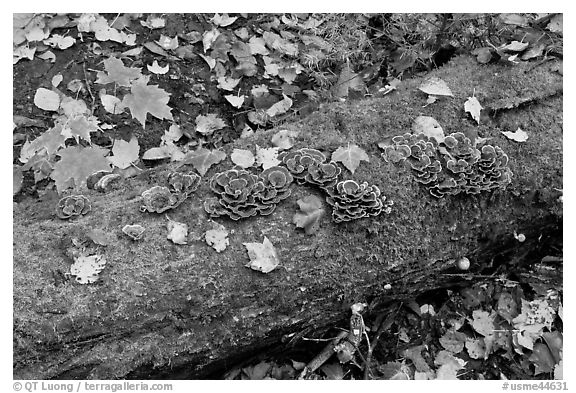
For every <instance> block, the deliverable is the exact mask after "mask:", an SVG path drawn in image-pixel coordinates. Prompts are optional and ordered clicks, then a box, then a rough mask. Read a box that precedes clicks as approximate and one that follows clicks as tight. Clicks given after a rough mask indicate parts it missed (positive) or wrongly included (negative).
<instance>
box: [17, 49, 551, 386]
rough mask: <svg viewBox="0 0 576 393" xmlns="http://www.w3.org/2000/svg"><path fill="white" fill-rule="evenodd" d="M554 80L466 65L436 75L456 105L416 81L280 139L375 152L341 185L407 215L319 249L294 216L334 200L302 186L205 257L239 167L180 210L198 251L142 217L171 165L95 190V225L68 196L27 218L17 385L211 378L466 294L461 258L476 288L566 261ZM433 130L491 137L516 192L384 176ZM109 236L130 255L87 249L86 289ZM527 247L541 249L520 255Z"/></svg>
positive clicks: (360, 228) (25, 206)
mask: <svg viewBox="0 0 576 393" xmlns="http://www.w3.org/2000/svg"><path fill="white" fill-rule="evenodd" d="M553 67H554V64H553V63H551V62H548V63H544V64H541V65H540V66H538V67H535V68H534V67H532V68H530V67H529V66H526V65H522V64H521V65H516V66H513V67H512V66H511V67H507V66H502V65H491V66H488V67H485V66H481V65H478V64H476V62H475V60H474V59H470V58H464V57H461V58H457V59H455V60H454V61H452V62H451V63H450V64H449V65H447V66H445V67H443V68H442V69H440V70H437V71H434V72H433V73H432V75H433V76H437V77H439V78H442V79H443V80H444V81H445V82H446V83H447V84H448V85H449V86H450V88H451V89H452V92H453V94H454V97H447V98H441V99H440V100H439V101H438V102H436V103H434V104H432V105H429V106H426V107H423V106H424V105H425V101H426V95H425V94H423V93H422V92H420V91H418V89H417V87H418V85H419V84H420V83H421V80H417V79H415V80H410V81H404V82H403V83H402V85H401V86H400V88H399V89H398V91H395V92H392V93H390V94H389V95H386V96H384V97H381V98H373V99H365V100H362V101H358V102H349V103H334V104H330V105H326V106H325V107H322V108H321V109H320V110H319V112H317V113H315V114H313V115H310V116H308V117H306V118H305V119H303V120H300V121H296V122H293V123H289V124H284V125H282V127H281V128H282V129H290V130H295V131H299V132H300V135H299V137H298V138H297V142H296V145H295V147H294V148H299V147H315V148H317V149H321V150H324V151H326V152H329V153H331V152H333V151H334V150H336V149H337V148H338V147H340V146H346V145H347V144H348V143H355V144H357V145H358V146H360V147H361V148H363V149H364V150H365V151H366V152H367V153H368V155H369V157H370V161H369V162H362V163H361V164H360V166H359V168H358V169H357V171H356V172H355V173H354V174H353V175H352V174H351V173H349V172H347V170H346V169H344V170H343V173H344V174H345V175H346V176H347V177H348V178H353V179H355V180H357V181H366V182H368V183H370V184H375V185H377V186H378V187H379V188H380V190H381V191H382V193H383V194H384V195H386V197H387V198H388V199H389V200H393V201H394V206H393V210H392V212H391V213H390V214H381V215H380V216H377V217H372V218H366V219H361V220H357V221H353V222H349V223H344V224H335V223H333V222H332V221H331V220H330V216H329V214H328V215H326V216H325V217H324V218H323V219H322V221H321V227H320V230H319V231H318V232H317V233H316V234H314V235H312V236H309V235H306V234H305V233H304V232H302V231H301V229H297V228H296V227H295V225H294V224H292V218H293V215H294V214H295V213H296V211H297V210H298V209H297V207H298V206H297V204H296V201H297V200H298V199H300V198H302V197H303V196H305V195H309V194H314V195H318V196H320V197H322V194H321V193H320V192H319V191H318V190H317V189H314V188H311V187H307V186H296V185H293V186H292V188H293V191H292V195H291V196H290V197H289V198H288V199H287V200H285V201H283V202H282V203H281V204H280V205H279V206H278V208H277V209H276V211H274V213H273V214H271V215H269V216H257V217H253V218H249V219H244V220H241V221H238V222H235V221H231V220H227V219H221V218H219V219H215V221H218V222H219V223H221V224H223V225H224V226H225V227H226V228H227V230H228V231H229V232H230V235H229V240H230V245H229V246H228V248H227V249H226V250H225V251H223V252H221V253H217V252H216V251H215V250H214V249H212V248H211V247H210V246H208V245H207V244H206V243H205V242H204V239H203V234H204V233H205V231H206V230H208V229H211V222H210V219H209V217H208V216H207V215H206V213H205V212H204V210H203V207H202V201H203V200H205V199H206V198H207V197H209V196H211V191H210V189H209V187H208V180H209V178H210V177H211V176H212V175H213V174H214V173H216V172H217V171H222V170H225V169H229V168H230V167H232V165H233V164H232V163H231V162H230V161H229V159H227V160H225V161H223V162H221V163H220V164H218V165H216V166H214V167H213V168H211V169H210V171H209V172H208V174H207V175H206V176H205V178H204V179H203V180H202V182H201V186H200V188H199V189H198V190H197V191H196V193H194V194H193V195H192V197H190V198H189V199H188V200H187V201H185V202H184V203H183V204H182V205H180V206H179V207H178V208H177V209H175V210H170V211H168V212H167V213H168V216H169V217H170V219H171V220H174V221H179V222H184V223H187V224H188V226H189V228H190V234H189V238H188V239H189V241H188V244H187V245H176V244H173V243H172V242H170V241H169V240H167V239H166V234H167V229H166V224H167V222H168V220H167V219H166V217H165V215H164V214H160V215H158V214H153V213H142V212H140V211H139V210H138V207H139V206H140V204H141V198H140V194H141V193H142V191H144V190H145V189H147V188H150V187H152V186H153V185H156V184H157V181H158V179H160V178H162V177H163V176H164V175H165V173H166V172H167V171H168V170H169V169H170V168H171V167H170V166H163V167H161V168H156V169H153V170H149V171H145V172H143V173H141V174H140V175H138V176H136V177H133V178H128V179H124V180H123V181H122V182H121V183H119V185H118V187H117V189H115V190H113V191H111V192H108V193H98V192H94V191H86V192H84V195H86V196H87V197H88V198H89V199H90V200H91V201H92V204H93V208H92V212H90V213H89V214H87V215H85V216H82V217H79V218H77V219H73V220H69V221H64V220H59V219H57V218H56V217H55V216H54V207H55V205H56V202H57V200H58V199H57V198H50V197H49V196H45V197H44V198H41V199H40V200H25V201H23V202H21V203H18V204H15V206H14V227H13V231H14V260H13V270H14V277H13V283H14V359H13V360H14V378H16V379H50V378H55V379H74V378H81V379H114V378H155V379H157V378H205V377H207V376H211V375H213V373H214V372H217V371H220V370H223V369H224V368H225V367H226V366H227V365H231V364H233V363H234V362H235V361H238V360H239V359H241V358H243V357H245V356H247V354H250V353H255V352H257V351H259V350H262V349H264V348H267V347H269V346H271V345H277V344H278V343H279V342H281V341H282V338H283V337H284V338H285V339H286V338H291V339H292V341H291V342H292V343H294V342H295V341H297V337H299V335H298V333H304V334H306V333H307V332H313V331H316V330H322V329H326V328H327V327H329V326H333V325H334V324H337V323H341V322H342V321H344V320H345V319H347V318H348V317H349V306H350V305H351V304H352V303H355V302H358V301H364V302H366V301H368V302H369V303H370V304H371V305H372V306H373V307H379V306H384V305H386V304H387V303H388V302H391V301H393V300H396V299H407V298H412V297H414V296H416V295H418V294H420V293H422V292H423V291H426V290H430V289H436V288H443V287H448V286H451V285H455V284H458V283H459V282H466V280H465V278H464V277H462V276H461V275H459V274H454V273H461V272H459V271H458V270H457V269H456V268H455V267H454V260H455V259H457V258H459V257H462V256H466V257H467V258H469V259H470V261H471V268H470V270H469V272H470V273H471V274H472V275H475V274H483V273H485V272H498V269H499V268H500V266H503V265H504V264H507V265H508V266H510V265H512V266H518V268H521V267H522V265H528V264H530V263H533V262H534V261H538V260H539V259H540V258H541V257H542V256H544V255H547V254H549V253H551V252H552V251H553V250H552V247H558V239H561V233H562V202H561V200H560V198H559V196H560V195H561V190H562V77H561V76H560V75H558V74H557V73H555V72H554V71H553V70H552V69H553ZM473 94H475V97H476V98H478V100H479V101H480V102H481V103H482V105H483V106H484V108H485V109H484V110H483V113H485V114H488V115H489V116H487V117H483V118H482V120H481V122H480V125H477V124H476V122H475V121H473V120H472V119H471V118H470V117H469V115H468V114H466V113H465V112H464V109H463V108H464V102H465V101H466V99H467V98H468V97H471V96H472V95H473ZM419 115H426V116H432V117H434V118H435V119H436V120H437V121H438V122H439V123H440V124H441V125H442V127H443V128H444V131H445V133H446V134H448V133H451V132H456V131H463V132H466V133H471V132H473V133H478V134H479V135H480V136H482V137H485V138H492V139H491V140H490V141H489V142H490V143H491V144H493V145H497V146H500V147H501V148H502V149H503V150H504V151H505V152H506V154H507V155H508V156H509V158H510V163H509V166H510V168H511V170H512V172H513V174H514V175H513V180H512V183H511V184H510V185H509V186H508V188H507V189H506V190H501V191H495V192H492V193H487V194H485V193H483V194H480V195H478V196H462V195H457V196H452V197H445V198H442V199H436V198H434V197H432V196H430V194H428V193H427V192H426V190H425V189H424V188H422V187H421V186H420V185H419V184H418V183H417V182H415V181H414V180H413V177H412V174H411V173H410V172H409V171H408V170H407V169H406V168H403V167H401V166H394V165H392V164H388V163H386V162H385V161H384V160H383V159H382V158H381V157H380V152H381V151H380V150H379V148H378V146H377V144H378V142H381V141H383V140H384V139H385V138H389V137H392V136H394V135H398V134H402V133H404V132H408V131H409V130H410V127H411V124H412V122H413V120H414V119H415V118H416V117H417V116H419ZM517 127H520V128H522V129H523V130H525V131H527V132H528V134H529V139H528V140H527V141H526V142H523V143H518V142H514V141H511V140H508V139H507V138H506V137H504V136H503V135H502V134H501V132H500V131H515V130H516V128H517ZM276 131H278V129H275V130H270V131H266V132H258V133H257V134H256V135H255V136H254V137H252V138H249V139H241V140H238V141H236V142H235V143H233V144H232V145H230V146H227V147H225V149H224V150H225V151H226V152H227V153H228V154H230V153H231V152H232V149H233V148H249V149H251V150H252V151H254V144H258V145H259V146H261V147H267V146H270V142H269V141H270V138H271V136H272V135H273V134H274V133H275V132H276ZM190 169H191V168H190ZM326 209H328V207H326ZM135 223H138V224H140V225H142V226H144V227H145V228H146V232H145V235H144V239H143V240H142V241H132V240H131V239H129V238H128V237H126V236H125V235H124V234H123V233H122V232H121V228H122V227H123V226H124V225H127V224H135ZM94 229H100V230H104V231H106V232H108V233H110V234H112V235H113V236H114V237H115V240H114V241H113V242H112V243H111V244H109V245H108V246H106V247H104V246H100V247H96V246H94V245H92V246H89V248H90V250H91V251H93V252H96V253H98V254H99V255H103V256H104V257H105V258H106V260H107V265H106V267H105V268H104V270H103V271H102V272H101V273H100V279H99V281H98V282H96V283H94V284H88V285H79V284H77V283H76V282H74V280H70V279H69V278H68V275H67V273H68V272H69V271H70V265H71V263H72V258H71V254H72V253H73V250H77V249H78V247H79V246H78V244H79V242H78V241H80V242H82V241H83V240H85V239H86V236H87V234H88V232H89V231H90V230H94ZM515 232H516V233H522V234H524V236H525V237H526V241H525V242H518V240H516V238H515V237H514V233H515ZM264 236H266V237H268V239H270V241H271V242H272V243H273V244H274V246H275V248H276V250H277V252H278V255H279V257H280V260H281V264H280V266H279V267H278V268H277V269H276V270H274V271H272V272H271V273H268V274H263V273H260V272H257V271H254V270H251V269H248V268H246V267H245V266H244V265H245V263H247V262H248V256H247V253H246V249H245V247H244V246H243V243H247V242H262V240H263V239H264ZM85 244H88V243H85ZM560 247H561V246H560ZM560 252H561V250H560ZM388 284H389V285H390V286H391V288H389V287H388ZM387 288H389V289H387ZM344 326H345V324H344ZM292 333H297V334H296V335H295V336H291V335H290V334H292ZM288 341H290V340H288ZM286 344H287V345H288V342H286Z"/></svg>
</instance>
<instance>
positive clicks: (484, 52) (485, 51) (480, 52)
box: [472, 47, 492, 64]
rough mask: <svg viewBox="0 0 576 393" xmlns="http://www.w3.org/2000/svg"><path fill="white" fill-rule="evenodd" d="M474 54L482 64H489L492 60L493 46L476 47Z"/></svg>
mask: <svg viewBox="0 0 576 393" xmlns="http://www.w3.org/2000/svg"><path fill="white" fill-rule="evenodd" d="M472 54H473V55H475V56H476V60H477V61H478V63H480V64H487V63H489V62H490V60H492V48H489V47H483V48H478V49H475V50H473V51H472Z"/></svg>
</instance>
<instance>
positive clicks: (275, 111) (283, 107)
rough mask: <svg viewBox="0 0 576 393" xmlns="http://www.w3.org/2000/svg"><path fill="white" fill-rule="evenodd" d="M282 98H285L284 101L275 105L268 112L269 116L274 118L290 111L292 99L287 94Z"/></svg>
mask: <svg viewBox="0 0 576 393" xmlns="http://www.w3.org/2000/svg"><path fill="white" fill-rule="evenodd" d="M282 96H283V97H284V98H283V99H282V100H280V101H278V102H277V103H275V104H274V105H272V106H271V107H270V108H268V109H267V110H266V114H267V115H268V116H270V117H274V116H277V115H281V114H283V113H286V112H287V111H288V109H290V108H291V107H292V100H291V99H290V97H288V96H287V95H286V94H282Z"/></svg>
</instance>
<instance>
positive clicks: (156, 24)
mask: <svg viewBox="0 0 576 393" xmlns="http://www.w3.org/2000/svg"><path fill="white" fill-rule="evenodd" d="M140 24H141V25H142V26H144V27H147V28H149V29H161V28H163V27H164V26H166V21H165V20H164V19H163V18H160V17H157V16H152V15H148V18H146V20H145V21H144V20H141V21H140Z"/></svg>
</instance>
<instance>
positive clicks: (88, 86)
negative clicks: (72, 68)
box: [82, 63, 96, 113]
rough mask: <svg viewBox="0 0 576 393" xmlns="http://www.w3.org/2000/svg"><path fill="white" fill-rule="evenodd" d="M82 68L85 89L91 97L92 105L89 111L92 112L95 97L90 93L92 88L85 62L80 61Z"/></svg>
mask: <svg viewBox="0 0 576 393" xmlns="http://www.w3.org/2000/svg"><path fill="white" fill-rule="evenodd" d="M82 70H84V81H85V82H86V89H88V94H90V97H91V98H92V105H91V111H90V112H91V113H94V103H95V102H96V98H95V97H94V94H92V89H91V88H90V83H88V74H87V73H86V63H82Z"/></svg>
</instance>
